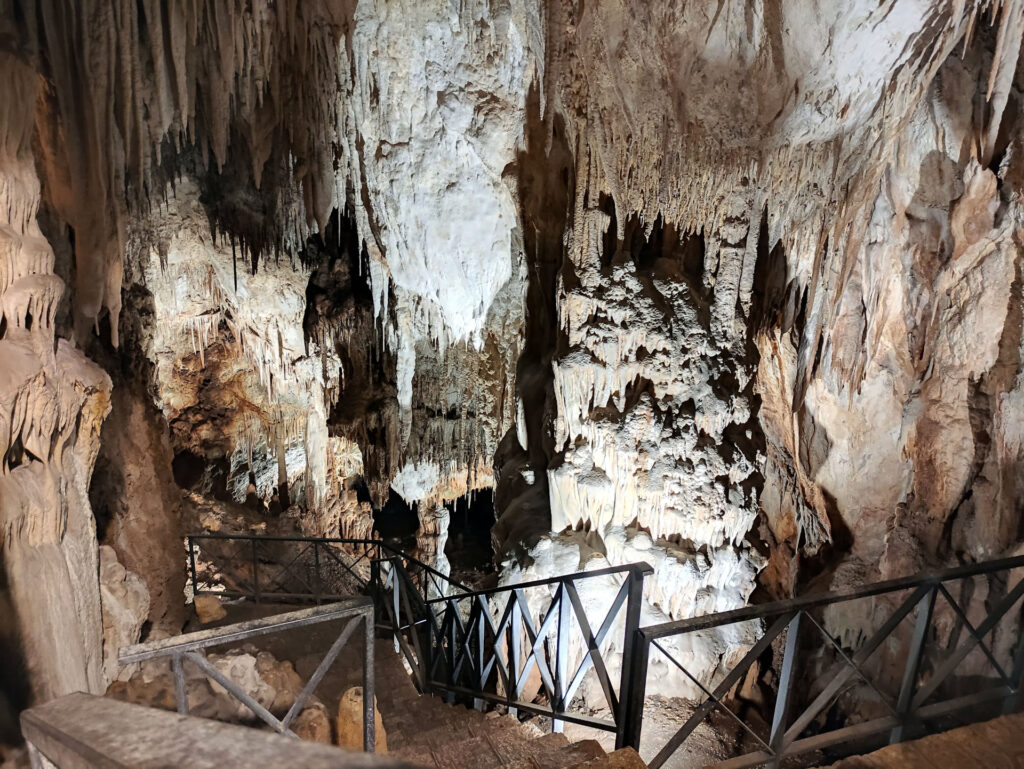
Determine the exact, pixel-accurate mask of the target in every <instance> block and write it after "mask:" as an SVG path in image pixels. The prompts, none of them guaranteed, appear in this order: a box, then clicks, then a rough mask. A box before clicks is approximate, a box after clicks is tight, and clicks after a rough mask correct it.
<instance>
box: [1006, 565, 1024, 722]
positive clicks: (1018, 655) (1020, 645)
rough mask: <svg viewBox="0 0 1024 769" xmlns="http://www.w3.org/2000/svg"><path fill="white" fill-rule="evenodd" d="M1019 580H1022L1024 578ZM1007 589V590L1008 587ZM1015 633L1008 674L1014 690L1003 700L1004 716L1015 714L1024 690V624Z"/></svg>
mask: <svg viewBox="0 0 1024 769" xmlns="http://www.w3.org/2000/svg"><path fill="white" fill-rule="evenodd" d="M1011 573H1012V572H1011ZM1021 579H1024V577H1022V578H1021ZM1009 581H1010V580H1009V578H1007V582H1009ZM1007 587H1008V588H1009V585H1007ZM1017 632H1018V633H1019V634H1020V637H1019V638H1018V639H1017V649H1016V651H1015V652H1014V655H1013V670H1012V671H1011V672H1010V680H1011V681H1012V682H1013V685H1014V687H1016V688H1015V690H1014V692H1013V693H1012V694H1010V695H1009V696H1007V698H1006V699H1005V700H1003V710H1002V713H1003V715H1004V716H1008V715H1010V714H1011V713H1016V712H1017V708H1019V707H1020V704H1021V695H1022V693H1024V692H1022V689H1024V624H1022V625H1021V626H1019V627H1018V628H1017Z"/></svg>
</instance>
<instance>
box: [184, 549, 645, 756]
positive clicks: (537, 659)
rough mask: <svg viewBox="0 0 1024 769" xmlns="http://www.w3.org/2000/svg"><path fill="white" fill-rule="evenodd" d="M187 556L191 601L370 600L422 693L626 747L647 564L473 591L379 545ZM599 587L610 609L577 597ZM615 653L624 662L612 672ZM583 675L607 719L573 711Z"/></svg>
mask: <svg viewBox="0 0 1024 769" xmlns="http://www.w3.org/2000/svg"><path fill="white" fill-rule="evenodd" d="M187 548H188V554H189V568H190V570H191V583H192V590H193V593H194V594H195V595H202V594H204V593H213V594H217V595H221V596H226V597H246V598H251V599H253V600H256V601H261V600H262V601H280V600H287V601H293V600H307V601H308V600H312V601H321V600H326V599H329V598H337V597H340V594H341V593H342V592H344V591H346V590H348V591H350V592H349V593H348V594H350V595H351V594H352V593H353V592H363V593H367V594H369V595H370V596H372V597H373V599H374V606H375V613H376V625H377V627H378V628H380V629H384V630H387V631H388V632H390V633H391V634H392V637H393V639H394V643H395V650H396V651H397V652H400V653H401V654H402V655H403V656H404V657H405V659H406V661H407V662H408V663H409V667H410V668H411V670H412V671H413V677H414V678H415V681H416V685H417V687H418V688H419V689H420V691H423V692H431V693H434V694H439V695H442V696H446V697H447V698H449V699H455V698H459V699H464V700H471V701H472V702H473V704H474V705H476V706H477V707H481V708H482V707H483V705H484V703H487V702H490V703H498V704H503V705H506V706H508V707H509V708H511V709H512V710H514V711H515V710H521V711H523V712H528V713H533V714H539V715H545V716H549V717H550V718H551V719H552V726H553V729H554V730H558V731H560V730H561V728H562V722H563V721H570V722H576V723H581V724H584V725H587V726H591V727H595V728H598V729H603V730H606V731H612V732H615V733H616V735H617V737H616V739H617V742H618V743H620V745H624V744H626V743H625V742H624V739H625V735H626V733H627V723H628V720H627V719H628V714H627V712H626V707H627V704H628V703H631V702H632V701H633V700H634V698H633V697H631V695H630V687H631V686H633V685H634V684H635V682H636V681H637V678H636V676H635V675H634V674H633V672H632V667H631V660H632V659H633V654H632V652H631V649H630V645H631V644H632V643H633V641H634V638H635V631H636V629H637V628H638V627H639V624H640V606H641V600H642V595H643V581H644V577H646V576H647V575H649V574H651V573H652V569H651V567H650V566H649V565H647V564H645V563H639V564H628V565H625V566H618V567H611V568H607V569H600V570H596V571H588V572H580V573H578V574H567V575H562V576H558V577H552V578H550V579H546V580H539V581H535V582H527V583H521V584H516V585H510V586H507V587H500V588H494V589H491V590H481V591H473V590H470V589H469V588H468V587H466V586H464V585H461V584H459V583H458V582H455V581H453V580H451V579H450V578H449V577H448V576H447V575H445V574H443V573H441V572H439V571H438V570H437V569H434V568H433V567H431V566H429V565H427V564H425V563H423V562H421V561H419V560H417V559H415V558H413V557H411V556H409V555H408V554H406V553H403V552H401V551H400V550H397V549H395V548H393V547H390V546H389V545H387V544H385V543H383V542H380V541H378V540H352V539H320V538H312V537H255V536H251V535H235V534H197V535H192V536H190V537H188V540H187ZM325 564H330V566H331V567H332V568H333V569H334V570H335V571H334V572H328V571H326V570H325ZM598 585H599V586H600V590H599V591H598V592H601V593H602V595H603V596H604V598H606V599H607V600H603V599H601V600H597V601H595V600H594V599H593V595H592V593H594V592H595V591H594V590H590V591H588V590H586V589H584V587H582V586H586V587H590V588H592V587H593V586H598ZM581 592H582V593H584V594H585V595H587V596H588V597H589V603H590V605H591V609H590V611H589V612H588V610H587V608H586V607H585V605H584V601H585V599H584V598H582V597H581ZM605 604H606V605H605ZM595 615H600V616H595ZM613 643H614V644H615V648H616V649H617V650H618V651H619V652H621V654H616V655H613V656H614V661H613V660H612V659H610V658H609V655H608V654H607V649H608V647H609V646H610V645H612V644H613ZM620 658H621V659H622V660H623V661H624V662H623V663H622V664H621V669H620V670H615V667H616V665H618V664H619V663H618V660H619V659H620ZM591 671H593V677H594V678H596V683H597V686H598V687H599V691H600V693H601V695H603V699H604V703H603V704H604V706H605V708H606V709H607V712H608V717H594V716H591V715H588V714H585V713H583V712H581V711H580V709H579V708H574V707H573V699H574V697H575V696H576V694H577V693H578V691H579V689H580V687H581V685H582V683H583V681H584V679H585V678H586V677H587V675H588V673H590V672H591ZM534 673H536V676H535V677H534V678H531V675H532V674H534ZM531 680H532V681H534V682H535V684H536V686H534V688H533V690H530V689H529V683H528V682H530V681H531ZM593 704H596V703H591V705H593Z"/></svg>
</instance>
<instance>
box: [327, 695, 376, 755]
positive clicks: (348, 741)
mask: <svg viewBox="0 0 1024 769" xmlns="http://www.w3.org/2000/svg"><path fill="white" fill-rule="evenodd" d="M336 726H337V740H336V742H337V745H338V747H342V748H348V749H349V750H362V749H363V687H361V686H353V687H352V688H351V689H349V690H348V691H346V692H345V693H344V694H343V695H342V696H341V701H340V702H338V722H337V724H336ZM373 728H374V752H375V753H387V751H388V736H387V733H386V732H385V731H384V722H383V721H382V720H381V717H380V710H378V709H377V702H376V698H374V703H373Z"/></svg>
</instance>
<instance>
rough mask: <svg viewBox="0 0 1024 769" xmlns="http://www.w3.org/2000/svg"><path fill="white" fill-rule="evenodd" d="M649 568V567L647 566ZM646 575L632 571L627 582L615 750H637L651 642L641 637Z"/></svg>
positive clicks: (641, 571) (642, 572)
mask: <svg viewBox="0 0 1024 769" xmlns="http://www.w3.org/2000/svg"><path fill="white" fill-rule="evenodd" d="M648 568H650V567H648ZM648 573H649V572H647V571H643V570H641V569H631V570H630V572H629V574H628V575H627V577H626V579H628V580H629V586H628V587H627V588H626V590H627V593H626V627H625V635H624V636H623V639H622V672H621V674H620V678H619V712H618V713H613V716H614V717H615V749H616V750H618V749H619V748H625V747H631V748H633V749H634V750H636V751H638V752H639V750H640V730H641V728H642V726H643V723H642V722H643V715H644V697H645V696H646V693H647V662H648V658H649V655H650V652H651V647H650V643H649V642H648V641H647V640H646V639H645V638H643V637H641V636H640V633H639V630H640V609H641V607H642V603H643V598H644V577H646V576H647V574H648Z"/></svg>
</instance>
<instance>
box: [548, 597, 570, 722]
mask: <svg viewBox="0 0 1024 769" xmlns="http://www.w3.org/2000/svg"><path fill="white" fill-rule="evenodd" d="M570 609H571V607H570V605H569V596H568V591H567V590H566V589H565V581H564V580H562V581H560V582H559V583H558V624H557V634H558V635H557V644H556V647H555V701H554V702H552V703H551V704H552V705H553V708H552V710H554V711H555V712H561V713H564V712H565V711H566V710H568V708H569V703H568V702H566V701H565V690H566V688H567V686H568V681H567V680H566V679H567V678H568V676H569V630H570V622H571V621H572V615H571V614H570ZM564 728H565V723H564V722H563V721H562V720H561V719H559V718H552V719H551V731H552V732H561V731H562V730H563V729H564Z"/></svg>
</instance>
